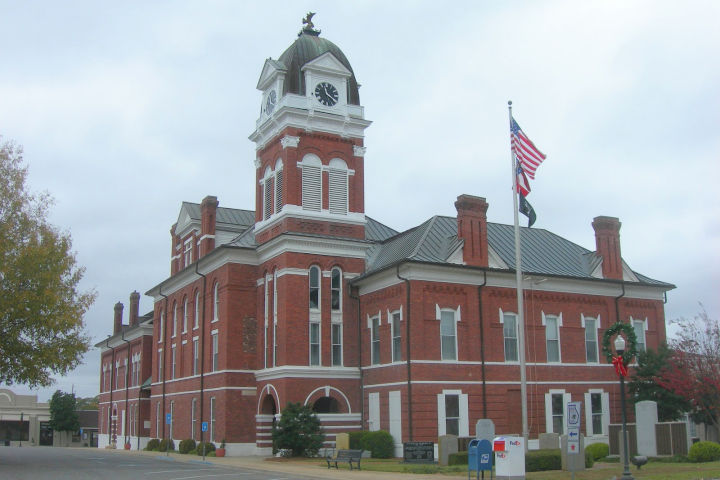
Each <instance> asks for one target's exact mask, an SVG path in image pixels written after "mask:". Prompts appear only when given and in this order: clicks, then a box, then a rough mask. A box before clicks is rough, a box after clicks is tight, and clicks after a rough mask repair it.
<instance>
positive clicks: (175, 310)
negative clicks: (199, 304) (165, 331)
mask: <svg viewBox="0 0 720 480" xmlns="http://www.w3.org/2000/svg"><path fill="white" fill-rule="evenodd" d="M177 311H178V306H177V302H173V324H172V336H173V337H174V336H175V335H177V319H178V318H177V317H178V315H177V313H178V312H177Z"/></svg>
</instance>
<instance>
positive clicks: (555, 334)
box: [545, 315, 560, 362]
mask: <svg viewBox="0 0 720 480" xmlns="http://www.w3.org/2000/svg"><path fill="white" fill-rule="evenodd" d="M559 337H560V335H559V331H558V317H556V316H554V315H546V316H545V345H546V348H547V361H548V362H559V361H560V338H559Z"/></svg>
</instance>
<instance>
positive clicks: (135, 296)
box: [130, 291, 140, 327]
mask: <svg viewBox="0 0 720 480" xmlns="http://www.w3.org/2000/svg"><path fill="white" fill-rule="evenodd" d="M139 310H140V294H139V293H138V292H137V291H134V292H132V293H131V294H130V326H131V327H134V326H135V325H137V324H138V317H139V313H140V312H139Z"/></svg>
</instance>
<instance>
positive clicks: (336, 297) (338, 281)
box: [330, 267, 342, 311]
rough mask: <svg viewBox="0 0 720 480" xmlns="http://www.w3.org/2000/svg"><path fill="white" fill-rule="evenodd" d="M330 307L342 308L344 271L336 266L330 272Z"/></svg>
mask: <svg viewBox="0 0 720 480" xmlns="http://www.w3.org/2000/svg"><path fill="white" fill-rule="evenodd" d="M330 308H331V309H332V310H334V311H338V310H342V271H341V270H340V269H339V268H338V267H335V268H333V269H332V272H331V274H330Z"/></svg>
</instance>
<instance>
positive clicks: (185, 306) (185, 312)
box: [182, 297, 188, 333]
mask: <svg viewBox="0 0 720 480" xmlns="http://www.w3.org/2000/svg"><path fill="white" fill-rule="evenodd" d="M187 321H188V299H187V297H185V298H184V299H183V329H182V331H183V333H185V332H187Z"/></svg>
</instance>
